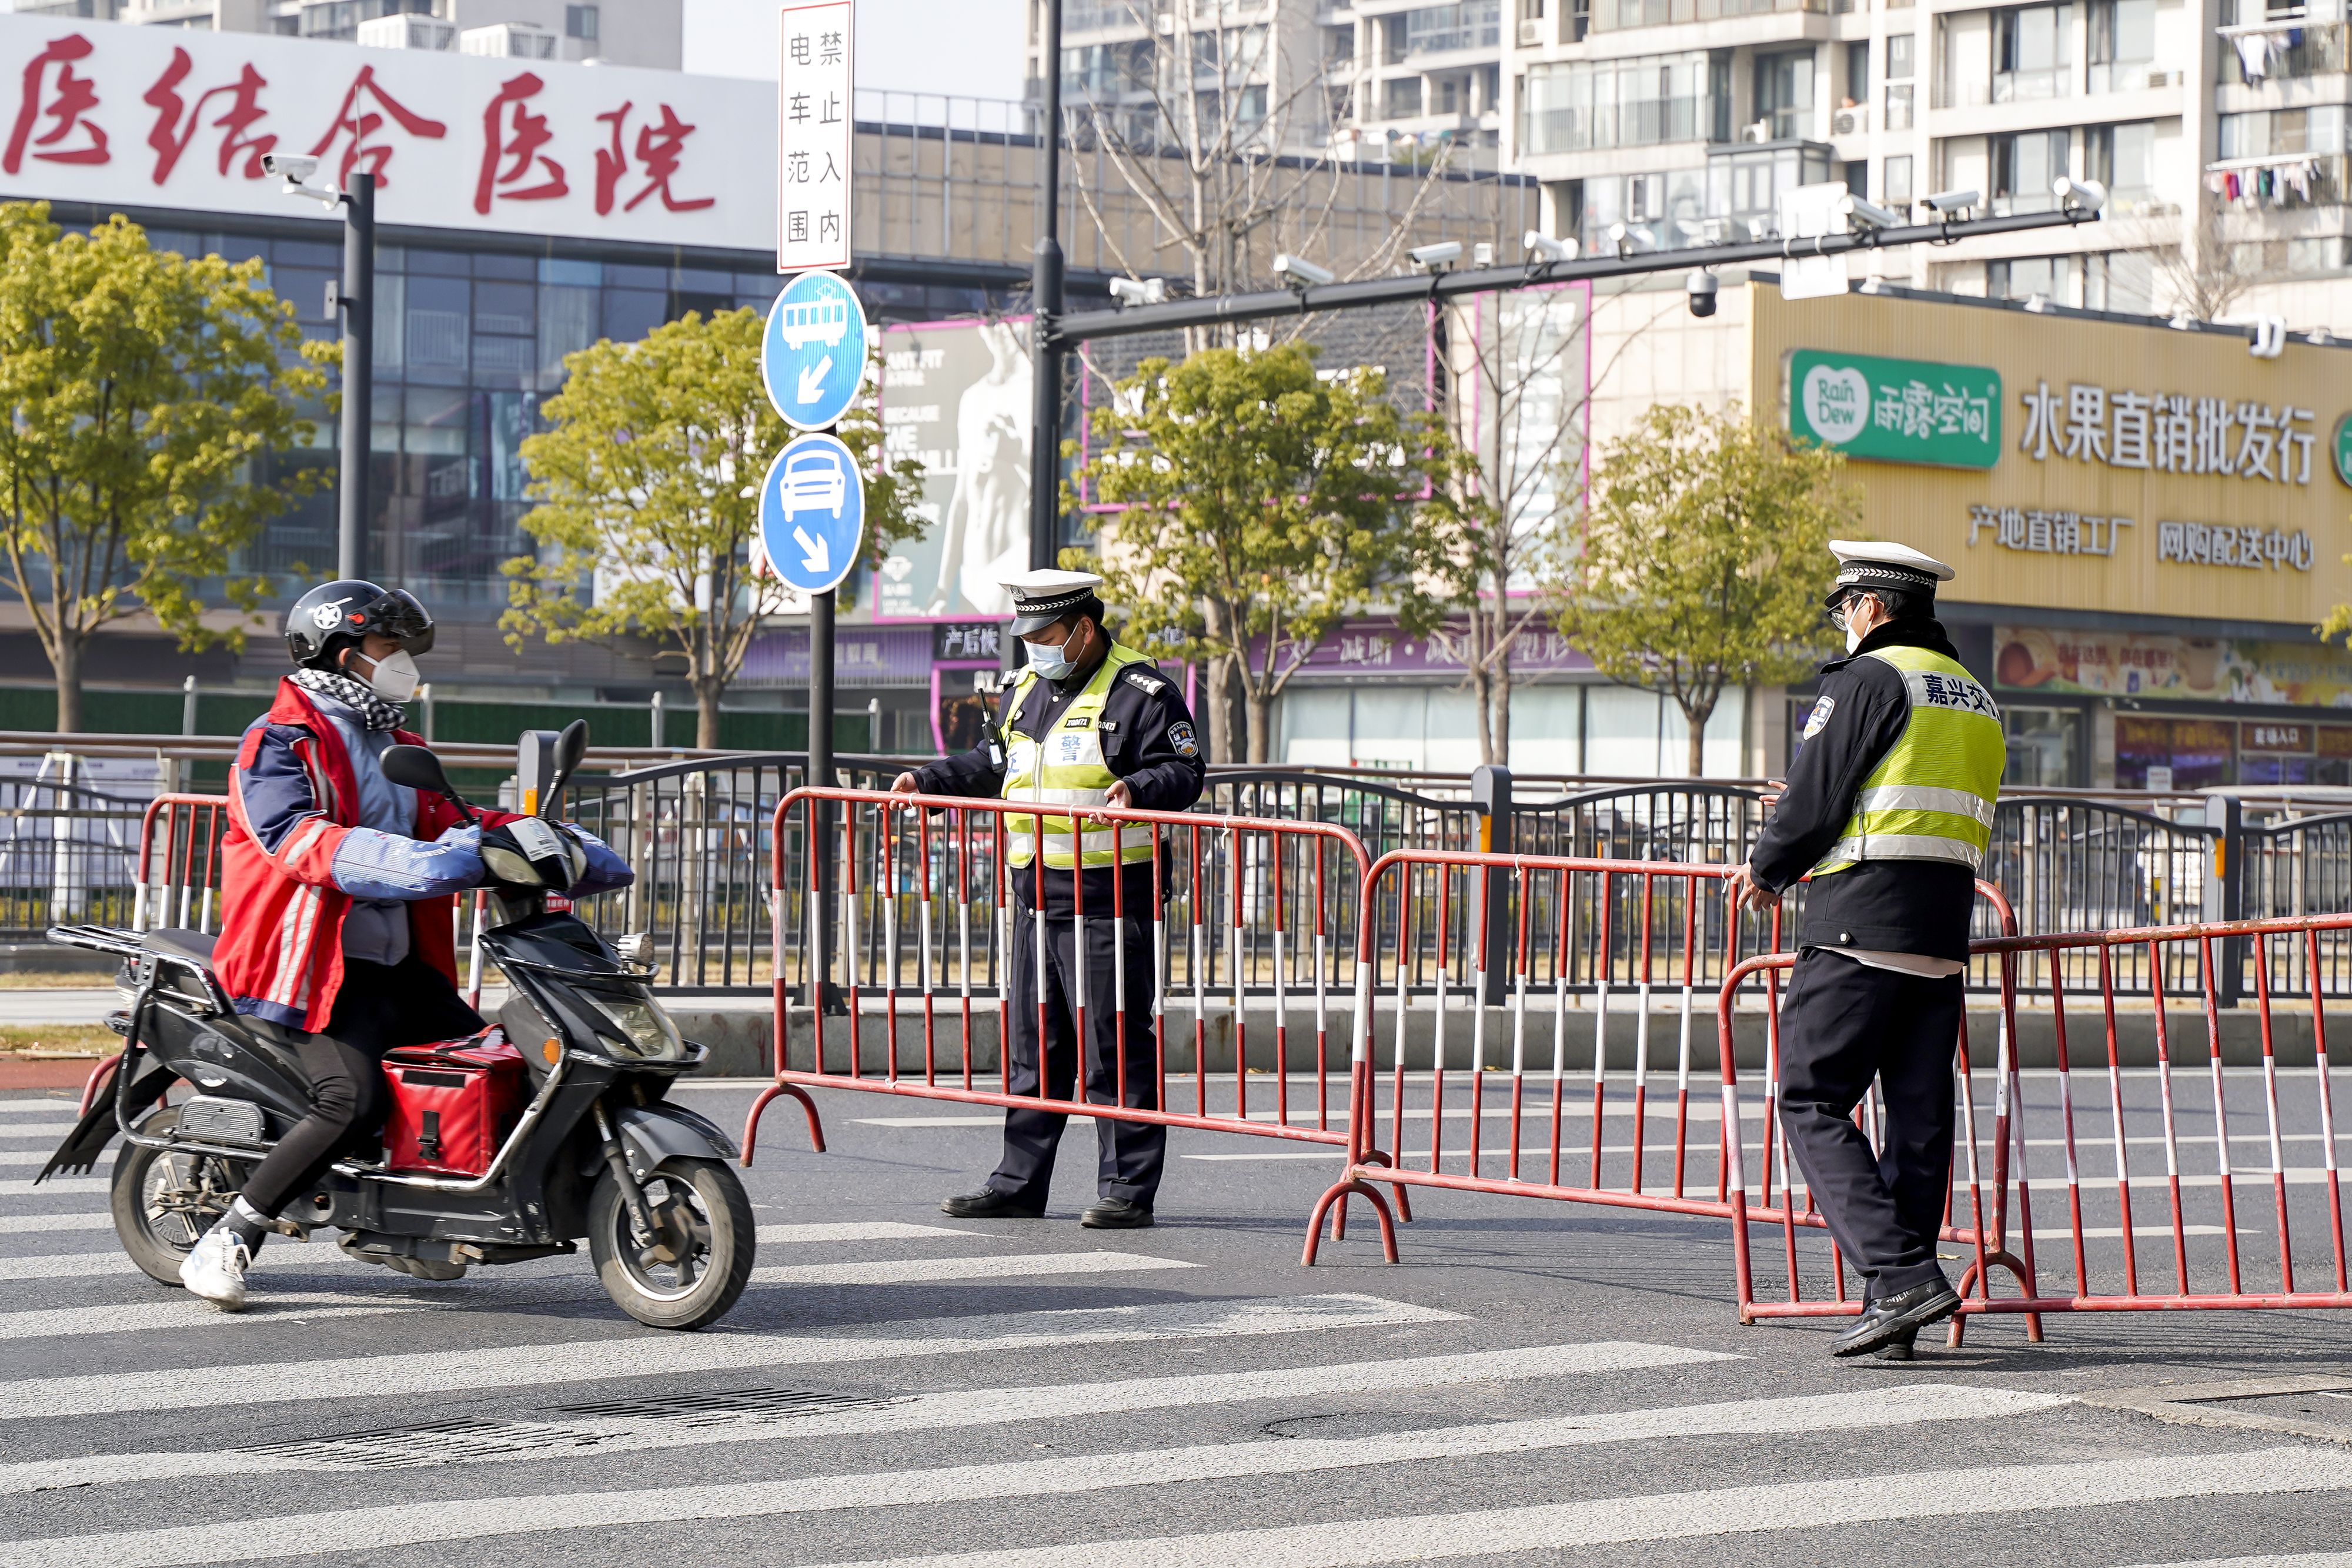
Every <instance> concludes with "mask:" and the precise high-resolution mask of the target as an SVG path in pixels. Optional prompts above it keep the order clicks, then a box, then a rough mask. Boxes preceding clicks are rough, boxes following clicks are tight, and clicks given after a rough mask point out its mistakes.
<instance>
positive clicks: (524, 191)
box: [474, 71, 572, 214]
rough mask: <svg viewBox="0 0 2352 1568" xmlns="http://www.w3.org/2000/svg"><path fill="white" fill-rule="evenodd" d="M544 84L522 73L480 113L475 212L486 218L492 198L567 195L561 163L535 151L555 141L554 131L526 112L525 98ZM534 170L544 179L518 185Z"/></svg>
mask: <svg viewBox="0 0 2352 1568" xmlns="http://www.w3.org/2000/svg"><path fill="white" fill-rule="evenodd" d="M546 85H547V84H546V83H545V82H543V81H541V80H540V79H539V78H538V77H536V76H534V75H532V74H531V73H530V71H525V72H523V73H522V75H520V76H519V77H516V78H512V79H511V80H509V82H508V83H507V84H506V85H505V86H504V87H501V88H500V89H499V96H498V97H496V98H494V99H490V107H489V108H488V109H486V110H483V111H482V172H481V173H480V175H479V176H478V178H477V179H476V180H475V182H474V210H475V211H476V212H478V213H483V214H488V212H489V210H490V202H491V200H492V198H493V197H496V198H498V199H499V200H502V201H509V202H547V201H552V200H554V199H555V198H556V197H558V196H568V195H570V194H571V193H572V187H571V185H569V184H568V183H565V181H564V178H563V165H562V164H561V163H559V162H556V161H555V160H554V159H552V158H550V157H548V156H546V155H545V154H544V153H542V152H541V151H540V149H541V148H542V147H545V146H546V145H547V144H548V143H549V142H551V141H554V140H555V133H554V132H553V131H550V130H548V128H547V116H545V115H543V114H533V113H532V112H531V111H530V100H531V99H534V98H536V97H538V96H539V92H540V89H542V88H544V87H545V86H546ZM502 164H503V165H504V166H503V167H501V166H500V165H502ZM535 171H544V172H545V177H544V178H542V179H541V181H540V182H539V183H537V184H535V185H525V184H522V183H521V182H523V181H524V180H526V179H529V178H530V175H531V174H532V173H533V172H535Z"/></svg>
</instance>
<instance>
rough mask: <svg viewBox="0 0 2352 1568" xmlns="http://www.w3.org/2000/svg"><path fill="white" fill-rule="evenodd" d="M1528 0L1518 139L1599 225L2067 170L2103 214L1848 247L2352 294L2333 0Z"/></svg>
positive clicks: (2305, 306) (1721, 220)
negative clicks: (1842, 189) (1896, 244)
mask: <svg viewBox="0 0 2352 1568" xmlns="http://www.w3.org/2000/svg"><path fill="white" fill-rule="evenodd" d="M1515 4H1516V5H1517V15H1516V16H1514V17H1513V19H1512V20H1513V24H1514V26H1512V28H1511V32H1510V37H1509V38H1508V40H1507V66H1506V69H1505V78H1506V84H1505V85H1506V98H1507V110H1508V120H1509V124H1510V134H1509V136H1508V138H1507V149H1506V152H1507V156H1508V157H1509V158H1511V159H1512V160H1514V163H1515V166H1516V167H1517V168H1519V169H1520V170H1522V171H1523V172H1527V173H1528V174H1531V175H1533V176H1534V177H1536V178H1537V179H1538V180H1539V181H1541V182H1542V183H1543V185H1544V188H1545V191H1546V193H1547V203H1546V212H1547V221H1548V222H1549V225H1550V226H1551V227H1552V228H1553V230H1554V232H1556V233H1559V234H1562V235H1576V236H1578V237H1579V238H1580V239H1581V240H1582V241H1583V242H1584V243H1585V244H1586V245H1588V246H1591V245H1599V244H1610V243H1617V242H1618V241H1630V243H1633V244H1636V245H1643V246H1654V247H1656V248H1659V249H1673V248H1678V247H1685V246H1692V245H1696V244H1702V243H1707V242H1709V241H1711V240H1716V239H1736V238H1741V237H1748V236H1753V235H1766V234H1769V233H1770V232H1772V230H1773V227H1774V225H1775V218H1776V211H1777V202H1778V197H1779V194H1780V192H1782V191H1783V190H1786V189H1787V188H1789V187H1790V186H1791V185H1794V184H1800V183H1812V182H1816V181H1821V180H1843V181H1844V182H1845V183H1846V184H1847V186H1848V187H1849V188H1850V189H1852V190H1853V191H1855V192H1857V193H1864V194H1866V195H1867V196H1868V197H1869V198H1870V199H1871V200H1873V201H1875V202H1878V203H1880V204H1884V205H1887V206H1890V207H1902V206H1904V205H1906V204H1909V203H1911V202H1914V201H1916V199H1917V198H1919V197H1922V196H1925V195H1927V194H1928V193H1930V192H1931V191H1938V190H1941V191H1949V190H1957V189H1970V190H1976V191H1979V192H1980V193H1982V196H1983V204H1984V208H1985V209H1986V210H1989V211H1990V212H1993V213H2002V214H2005V213H2021V212H2032V211H2039V210H2046V209H2047V208H2049V207H2051V206H2053V204H2054V198H2053V195H2052V193H2051V185H2052V183H2053V181H2054V180H2055V179H2057V178H2058V177H2060V176H2062V175H2064V176H2071V177H2073V178H2075V179H2085V180H2096V181H2098V182H2099V183H2102V184H2104V185H2105V186H2106V187H2107V188H2108V190H2109V192H2110V193H2111V200H2110V203H2109V205H2108V208H2107V219H2106V221H2105V222H2104V223H2102V224H2099V225H2094V226H2087V227H2084V228H2082V229H2079V230H2075V231H2073V232H2059V233H2053V232H2047V231H2045V232H2042V233H2036V234H2028V235H2010V236H2001V237H1997V238H1988V239H1976V240H1970V241H1967V242H1965V243H1963V244H1960V245H1958V246H1951V247H1949V248H1937V249H1933V250H1929V249H1918V250H1911V251H1906V252H1898V253H1895V254H1891V255H1889V256H1886V257H1885V258H1884V259H1883V260H1879V259H1877V258H1872V259H1868V260H1863V261H1857V262H1856V263H1855V264H1854V270H1855V273H1856V275H1857V276H1862V275H1864V274H1865V273H1866V272H1867V271H1871V270H1877V271H1880V272H1881V273H1882V275H1883V276H1885V277H1888V278H1890V279H1891V280H1895V281H1900V282H1906V283H1911V284H1916V285H1918V286H1921V287H1931V288H1935V289H1938V290H1943V291H1948V292H1951V293H1958V294H1973V295H1989V296H1992V297H1995V298H2015V299H2030V298H2033V297H2034V296H2036V295H2039V296H2042V297H2043V298H2047V299H2049V300H2051V301H2053V302H2054V303H2058V304H2063V305H2073V306H2080V307H2084V308H2106V309H2116V310H2126V311H2147V310H2151V309H2153V310H2157V311H2160V312H2169V311H2171V310H2173V309H2175V308H2179V306H2180V305H2181V304H2182V303H2183V302H2184V296H2185V294H2187V293H2189V292H2191V291H2192V286H2194V285H2196V282H2197V277H2196V275H2198V274H2200V273H2201V274H2203V275H2205V280H2204V282H2203V284H2202V286H2201V287H2200V288H2197V289H2195V291H2199V292H2202V293H2204V294H2205V295H2206V296H2207V297H2208V298H2210V297H2211V296H2212V294H2213V292H2214V286H2215V280H2216V279H2218V278H2221V277H2229V278H2231V279H2234V280H2235V281H2234V282H2233V283H2232V284H2231V285H2229V286H2228V287H2222V288H2221V293H2223V294H2227V293H2230V292H2231V289H2232V288H2234V289H2235V290H2237V298H2235V299H2234V300H2232V301H2231V307H2232V308H2233V310H2234V311H2235V312H2237V313H2242V314H2252V313H2256V312H2261V313H2276V314H2280V315H2284V316H2285V317H2287V318H2288V319H2290V321H2292V322H2293V323H2294V324H2295V325H2296V326H2321V325H2325V324H2326V323H2327V322H2329V321H2330V320H2332V319H2336V317H2337V316H2338V315H2339V314H2341V313H2343V312H2341V311H2339V309H2338V307H2337V305H2336V296H2337V294H2338V293H2339V292H2341V291H2342V289H2343V287H2344V286H2343V282H2342V281H2341V280H2342V279H2343V277H2344V274H2345V269H2346V267H2347V232H2352V231H2347V227H2346V217H2347V214H2346V209H2345V205H2344V195H2343V191H2344V183H2345V156H2346V152H2347V147H2346V141H2345V134H2346V132H2345V122H2346V115H2347V104H2352V74H2347V71H2352V66H2347V26H2346V22H2345V19H2344V10H2343V0H2311V4H2309V5H2269V6H2265V5H2264V4H2263V0H2067V3H2059V4H2036V5H1966V4H1930V5H1914V4H1907V3H1896V4H1888V3H1885V0H1515ZM1617 225H1622V230H1621V229H1619V228H1618V227H1617ZM1612 234H1615V235H1617V240H1616V241H1612ZM2174 256H2185V258H2186V259H2185V260H2183V261H2180V262H2177V263H2176V262H2171V261H2169V260H2168V258H2170V257H2174ZM2347 305H2352V299H2347Z"/></svg>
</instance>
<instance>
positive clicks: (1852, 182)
mask: <svg viewBox="0 0 2352 1568" xmlns="http://www.w3.org/2000/svg"><path fill="white" fill-rule="evenodd" d="M1841 177H1842V178H1843V180H1844V181H1845V188H1846V190H1847V192H1848V193H1851V194H1853V195H1856V196H1861V197H1863V198H1864V199H1865V200H1867V199H1868V198H1869V195H1870V164H1869V162H1867V161H1866V160H1864V159H1860V158H1856V159H1854V160H1853V162H1849V163H1847V164H1846V166H1845V172H1844V173H1843V175H1842V176H1841Z"/></svg>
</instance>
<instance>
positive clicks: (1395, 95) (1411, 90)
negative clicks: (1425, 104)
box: [1381, 77, 1421, 120]
mask: <svg viewBox="0 0 2352 1568" xmlns="http://www.w3.org/2000/svg"><path fill="white" fill-rule="evenodd" d="M1420 112H1421V78H1419V77H1396V78H1392V79H1391V80H1389V81H1386V82H1383V83H1382V84H1381V113H1382V114H1383V115H1385V116H1386V117H1387V118H1389V119H1391V120H1411V119H1412V118H1413V117H1414V116H1416V115H1418V114H1419V113H1420Z"/></svg>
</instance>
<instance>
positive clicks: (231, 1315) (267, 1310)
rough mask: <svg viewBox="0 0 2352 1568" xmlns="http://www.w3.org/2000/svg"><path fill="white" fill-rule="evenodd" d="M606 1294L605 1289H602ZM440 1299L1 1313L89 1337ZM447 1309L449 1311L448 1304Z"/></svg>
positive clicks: (50, 1333) (336, 1297) (286, 1300)
mask: <svg viewBox="0 0 2352 1568" xmlns="http://www.w3.org/2000/svg"><path fill="white" fill-rule="evenodd" d="M596 1293H598V1294H601V1293H602V1292H596ZM437 1305H438V1303H435V1302H432V1301H386V1300H383V1299H380V1298H371V1297H368V1296H358V1295H352V1294H349V1293H347V1292H344V1291H289V1292H287V1293H285V1294H282V1295H281V1294H278V1293H277V1292H274V1291H273V1292H271V1293H269V1294H268V1295H267V1296H261V1297H257V1298H256V1299H255V1300H254V1302H253V1304H252V1306H251V1307H249V1308H248V1309H247V1310H246V1311H245V1312H218V1311H215V1309H214V1308H213V1307H211V1306H209V1305H207V1304H206V1303H205V1302H203V1301H198V1300H196V1299H195V1298H194V1296H188V1295H178V1296H174V1297H173V1298H172V1299H171V1300H170V1301H142V1302H138V1303H136V1304H133V1305H129V1306H117V1307H59V1308H53V1309H50V1310H48V1311H46V1312H0V1342H6V1343H15V1342H16V1341H18V1340H28V1339H83V1338H88V1337H89V1336H91V1335H93V1334H109V1333H152V1332H154V1331H157V1330H163V1329H196V1328H207V1327H211V1326H213V1325H215V1324H223V1323H251V1322H258V1323H284V1322H288V1321H289V1320H292V1319H300V1320H301V1321H303V1322H311V1321H315V1320H317V1319H320V1318H356V1317H365V1316H367V1315H368V1314H370V1313H373V1312H424V1311H427V1310H433V1309H435V1308H436V1306H437ZM441 1310H446V1308H442V1309H441Z"/></svg>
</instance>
